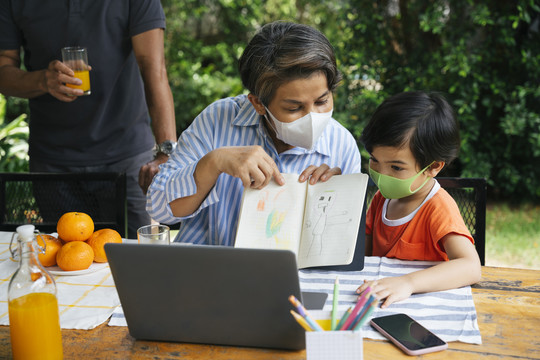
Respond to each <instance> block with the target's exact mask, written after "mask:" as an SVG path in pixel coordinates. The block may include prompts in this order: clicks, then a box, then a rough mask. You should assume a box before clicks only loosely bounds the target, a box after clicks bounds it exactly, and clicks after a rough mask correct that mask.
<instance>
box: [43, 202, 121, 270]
mask: <svg viewBox="0 0 540 360" xmlns="http://www.w3.org/2000/svg"><path fill="white" fill-rule="evenodd" d="M56 231H57V234H58V236H55V234H49V235H44V234H41V235H39V236H37V242H38V244H39V245H40V246H41V247H45V252H44V253H40V254H39V255H38V258H39V261H40V263H41V264H42V265H43V266H45V267H47V268H48V270H49V272H50V273H51V274H53V275H82V274H87V273H90V272H93V271H98V270H100V269H102V268H104V267H107V255H106V254H105V248H104V246H105V244H107V243H121V242H122V237H121V236H120V234H119V233H118V232H117V231H116V230H114V229H100V230H96V231H94V221H93V220H92V218H91V217H90V216H89V215H88V214H85V213H82V212H68V213H65V214H64V215H62V216H61V217H60V219H59V220H58V222H57V224H56Z"/></svg>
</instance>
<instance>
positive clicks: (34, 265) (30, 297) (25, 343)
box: [8, 225, 63, 360]
mask: <svg viewBox="0 0 540 360" xmlns="http://www.w3.org/2000/svg"><path fill="white" fill-rule="evenodd" d="M15 235H17V243H18V245H17V253H18V258H19V268H18V269H17V271H15V273H14V274H13V277H12V278H11V280H10V282H9V286H8V308H9V330H10V334H11V349H12V353H13V359H15V360H19V359H24V360H33V359H39V360H49V359H50V360H57V359H62V358H63V350H62V333H61V331H60V319H59V315H58V301H57V299H56V284H55V282H54V279H53V278H52V276H51V275H50V274H49V272H48V271H47V270H45V268H44V267H43V266H42V265H41V264H40V262H39V260H38V251H39V250H41V251H43V250H44V249H43V248H41V247H40V246H38V244H37V241H36V238H35V234H34V225H23V226H19V227H18V228H17V234H13V237H12V239H11V244H10V250H11V252H12V254H13V255H14V251H13V249H12V244H13V238H14V237H15ZM43 244H44V245H45V242H43ZM14 257H15V256H14Z"/></svg>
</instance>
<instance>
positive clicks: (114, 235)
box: [87, 229, 122, 263]
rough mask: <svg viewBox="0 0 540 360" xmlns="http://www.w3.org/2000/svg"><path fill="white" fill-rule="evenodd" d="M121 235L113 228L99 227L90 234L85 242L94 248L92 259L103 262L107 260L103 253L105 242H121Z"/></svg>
mask: <svg viewBox="0 0 540 360" xmlns="http://www.w3.org/2000/svg"><path fill="white" fill-rule="evenodd" d="M121 242H122V236H120V234H119V233H118V231H116V230H113V229H101V230H98V231H96V232H94V233H93V234H92V236H90V239H88V241H87V243H88V245H90V246H91V247H92V250H94V261H95V262H99V263H103V262H107V255H106V254H105V248H104V246H105V244H107V243H121Z"/></svg>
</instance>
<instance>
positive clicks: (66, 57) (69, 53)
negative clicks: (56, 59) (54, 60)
mask: <svg viewBox="0 0 540 360" xmlns="http://www.w3.org/2000/svg"><path fill="white" fill-rule="evenodd" d="M62 61H63V62H64V63H65V64H66V65H67V66H69V67H70V68H71V70H73V72H74V73H75V77H76V78H78V79H81V81H82V84H81V85H73V84H66V86H67V87H70V88H73V89H81V90H82V91H83V92H84V94H83V95H90V74H89V71H88V70H89V66H88V50H87V49H86V48H85V47H81V46H69V47H65V48H62Z"/></svg>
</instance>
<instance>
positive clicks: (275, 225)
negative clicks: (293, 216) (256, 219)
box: [266, 209, 286, 238]
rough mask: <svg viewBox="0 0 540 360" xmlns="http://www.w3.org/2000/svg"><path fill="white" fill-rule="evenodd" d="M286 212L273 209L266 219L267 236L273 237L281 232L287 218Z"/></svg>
mask: <svg viewBox="0 0 540 360" xmlns="http://www.w3.org/2000/svg"><path fill="white" fill-rule="evenodd" d="M285 215H286V212H280V211H277V210H275V209H274V210H272V211H271V212H270V215H268V218H267V219H266V237H267V238H269V237H272V236H275V235H277V234H278V233H279V231H280V230H281V225H282V224H283V220H285Z"/></svg>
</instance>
